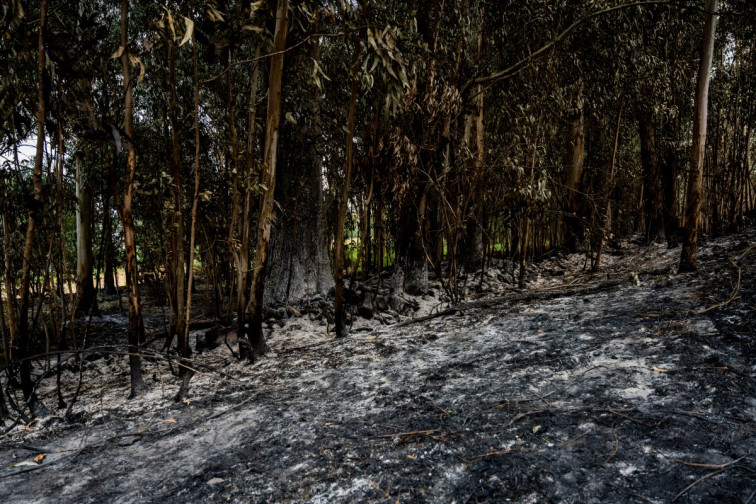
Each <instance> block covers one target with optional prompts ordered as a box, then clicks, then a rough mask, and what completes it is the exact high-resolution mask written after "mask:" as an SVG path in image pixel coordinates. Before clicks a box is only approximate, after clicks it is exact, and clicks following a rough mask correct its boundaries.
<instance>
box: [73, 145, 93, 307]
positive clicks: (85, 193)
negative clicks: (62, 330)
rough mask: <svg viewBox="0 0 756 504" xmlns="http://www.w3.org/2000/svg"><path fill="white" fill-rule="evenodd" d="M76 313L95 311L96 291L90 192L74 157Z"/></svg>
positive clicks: (79, 164)
mask: <svg viewBox="0 0 756 504" xmlns="http://www.w3.org/2000/svg"><path fill="white" fill-rule="evenodd" d="M76 201H77V206H76V297H77V302H76V314H77V315H79V316H80V315H84V314H87V313H89V311H90V309H92V310H94V311H97V291H96V290H95V286H94V277H93V274H92V268H93V267H94V253H93V251H92V193H91V192H90V190H89V185H88V183H87V182H86V181H85V180H84V174H83V173H82V169H81V160H80V159H79V158H78V157H77V158H76Z"/></svg>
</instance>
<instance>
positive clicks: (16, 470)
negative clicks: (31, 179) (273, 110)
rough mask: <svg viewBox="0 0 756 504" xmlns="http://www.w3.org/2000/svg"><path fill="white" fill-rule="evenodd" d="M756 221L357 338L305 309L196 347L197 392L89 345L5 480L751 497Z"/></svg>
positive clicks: (110, 494) (551, 496)
mask: <svg viewBox="0 0 756 504" xmlns="http://www.w3.org/2000/svg"><path fill="white" fill-rule="evenodd" d="M755 236H756V232H754V230H751V231H749V232H748V233H746V234H745V235H741V236H739V237H729V238H727V239H723V240H719V241H714V242H712V243H710V244H708V245H707V246H705V247H704V248H702V251H701V257H700V260H701V267H700V270H699V272H697V273H695V274H685V275H675V274H671V273H670V272H669V270H671V269H673V268H674V260H675V259H676V257H677V253H678V251H671V252H667V251H664V249H662V248H659V247H657V248H653V247H650V248H641V249H639V250H641V251H642V254H645V255H642V254H641V255H642V257H641V256H640V255H639V256H637V259H638V260H637V262H636V263H635V264H634V265H633V264H629V263H628V262H627V261H626V260H625V262H621V261H620V260H619V259H617V262H616V263H615V264H613V270H610V271H622V272H623V273H622V274H621V275H620V274H618V275H616V276H615V278H620V279H624V280H622V281H619V282H617V281H614V282H606V276H605V274H604V276H603V277H601V278H599V277H587V276H583V277H580V281H581V282H583V283H584V284H585V285H586V288H585V289H582V290H579V289H578V290H576V287H575V285H577V279H578V277H577V276H575V277H572V280H571V279H570V277H568V276H565V275H560V278H559V281H561V282H570V283H571V286H562V287H558V286H554V285H543V286H540V287H539V288H540V292H539V294H538V295H530V296H528V295H526V294H527V293H523V295H522V296H520V297H519V299H518V296H516V295H510V294H505V295H504V296H502V295H501V292H499V293H498V297H496V296H493V297H491V298H490V299H492V301H489V302H487V303H485V302H481V303H477V304H474V303H468V304H467V305H464V306H463V307H462V308H460V309H456V310H450V311H448V312H445V315H443V316H440V315H439V316H432V317H428V318H425V319H422V320H421V319H419V318H418V319H417V320H416V321H414V322H409V323H406V322H405V323H402V324H388V325H385V324H383V325H382V324H380V323H379V322H378V321H376V320H375V319H373V320H371V321H370V322H369V323H368V322H365V323H364V324H363V325H362V326H359V325H357V324H356V325H355V326H353V330H352V334H351V335H350V337H349V338H346V339H344V340H338V341H336V340H334V339H332V336H331V335H327V334H326V326H320V325H318V324H313V323H312V321H311V320H308V319H307V317H306V316H300V317H294V318H291V319H288V320H287V321H286V322H285V324H283V325H284V327H283V328H278V327H276V328H274V329H273V330H272V333H271V335H270V338H269V343H270V345H271V348H272V350H271V353H270V354H269V355H267V356H266V357H265V358H264V359H261V360H260V361H259V362H258V363H256V364H255V365H254V366H252V367H248V366H244V365H241V364H239V363H237V362H236V361H235V360H234V359H233V357H232V356H231V354H230V352H229V351H228V350H227V349H226V347H225V346H220V347H218V348H216V349H215V350H212V351H208V352H206V353H205V354H203V355H202V356H201V357H199V358H198V360H197V362H198V365H199V363H202V365H203V366H205V367H204V368H203V369H206V370H208V371H207V372H205V373H202V374H200V375H198V376H197V377H196V379H195V380H194V381H193V385H192V386H193V388H192V394H191V396H190V400H189V401H187V402H184V403H178V404H174V403H172V401H171V398H172V396H173V394H174V393H175V383H174V382H175V380H174V381H173V382H172V381H171V380H172V378H171V377H170V375H169V374H165V367H166V366H165V365H164V363H161V362H154V363H153V362H146V363H145V368H146V370H148V371H149V372H150V373H153V378H154V380H153V381H154V383H153V385H152V391H151V392H150V394H148V395H147V396H145V397H143V398H141V399H138V400H135V401H126V400H125V399H122V397H121V396H123V397H125V395H126V394H125V393H126V383H125V380H124V377H123V376H119V375H118V374H119V373H125V372H126V368H125V364H123V363H120V362H119V360H118V359H110V360H108V359H106V358H105V357H103V358H102V359H99V360H92V361H88V362H89V364H88V365H89V366H90V367H91V368H93V369H94V368H95V367H96V368H97V369H99V371H97V372H99V373H100V375H101V376H103V380H105V381H103V384H102V385H101V387H102V390H99V391H98V390H92V388H90V389H89V390H88V391H85V393H84V394H83V396H82V398H81V402H82V406H81V407H82V408H85V410H84V414H83V415H82V417H81V421H80V423H71V422H66V421H62V420H60V419H56V417H49V418H43V419H40V421H39V422H37V423H36V424H35V425H31V426H27V427H26V428H24V429H19V428H17V429H15V430H13V431H11V432H9V433H8V434H6V436H5V438H4V439H2V440H0V459H2V460H3V462H4V465H3V466H2V469H0V471H1V472H0V481H2V484H0V499H2V500H3V501H4V502H12V501H28V500H39V501H49V502H209V501H213V502H215V501H231V502H300V501H301V502H305V501H306V502H321V503H327V502H328V503H330V502H397V501H398V502H460V503H461V502H523V503H524V502H533V503H535V502H539V503H540V502H585V503H588V502H597V503H598V502H628V503H630V502H633V503H634V502H657V503H662V502H673V501H674V502H687V503H698V502H701V503H703V502H742V503H747V502H755V501H754V498H755V497H754V496H755V494H756V462H755V460H756V435H755V434H756V433H755V431H754V429H755V427H756V390H755V388H756V387H755V385H754V374H755V373H756V362H755V361H754V358H753V355H754V352H753V350H754V348H753V345H754V330H753V328H754V327H756V300H755V299H754V298H755V296H754V295H755V294H756V281H755V280H754V269H755V267H756V251H755V250H753V247H752V245H751V244H752V243H754V237H755ZM631 253H638V254H640V252H638V251H637V250H636V249H632V250H629V251H628V250H626V251H624V252H623V255H622V256H618V257H624V258H625V259H627V257H628V256H629V255H630V254H631ZM560 261H561V262H562V263H565V262H569V258H565V257H559V258H554V259H552V260H551V262H549V263H542V264H538V265H535V267H536V272H535V273H534V278H535V279H536V280H534V283H535V284H536V285H537V286H539V285H540V284H538V282H539V280H537V279H538V278H541V277H540V276H539V275H540V274H541V273H542V274H543V275H547V272H548V270H549V269H550V268H551V269H553V268H555V266H554V264H556V263H558V262H560ZM578 261H579V259H577V258H573V260H572V262H573V263H576V262H578ZM639 265H642V267H639ZM623 268H625V269H628V268H629V269H631V270H634V271H635V272H636V273H637V276H631V275H627V274H625V269H623ZM576 269H577V268H576ZM649 272H650V273H649ZM601 282H604V283H603V284H602V283H601ZM602 285H603V286H602ZM523 300H525V301H523ZM421 311H422V310H421ZM418 314H420V312H418ZM404 320H406V319H404ZM366 324H369V325H366ZM308 331H310V332H311V333H312V334H314V335H315V336H313V337H312V338H310V339H302V338H301V334H303V333H307V332H308ZM298 335H299V336H298ZM118 366H120V367H118ZM90 371H91V370H90ZM92 372H94V371H92ZM113 373H115V377H114V378H113V379H112V380H111V381H108V379H107V378H106V377H107V376H108V375H110V374H113ZM116 378H117V380H116ZM93 387H94V386H93ZM42 453H45V454H46V456H45V457H44V458H43V459H42V460H41V461H40V462H39V463H37V462H32V463H30V464H23V465H22V464H19V463H20V462H24V461H30V460H32V461H33V459H34V458H35V457H37V456H38V455H39V454H42ZM32 464H33V465H32Z"/></svg>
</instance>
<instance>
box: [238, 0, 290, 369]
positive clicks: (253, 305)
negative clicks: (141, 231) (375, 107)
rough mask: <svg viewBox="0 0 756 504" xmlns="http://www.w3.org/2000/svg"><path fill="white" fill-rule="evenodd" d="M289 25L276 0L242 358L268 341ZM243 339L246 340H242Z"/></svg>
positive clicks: (283, 5) (281, 0)
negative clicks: (266, 310) (268, 284)
mask: <svg viewBox="0 0 756 504" xmlns="http://www.w3.org/2000/svg"><path fill="white" fill-rule="evenodd" d="M288 27H289V2H288V0H278V7H277V8H276V31H275V35H274V42H273V44H274V47H273V51H274V53H273V56H272V57H271V60H270V75H269V85H268V120H267V125H266V129H265V153H264V155H263V166H262V169H263V173H262V182H263V185H264V186H265V191H264V193H263V198H262V204H261V205H260V216H259V222H258V226H257V250H256V252H255V266H254V267H255V269H254V273H253V275H252V292H251V296H250V311H251V315H252V316H251V319H250V333H249V340H248V341H245V340H243V339H240V340H239V345H240V346H239V353H240V355H241V356H242V358H247V359H249V360H253V359H254V358H255V356H256V355H262V354H264V353H265V352H266V350H267V348H268V345H267V344H266V343H265V336H264V335H263V329H262V309H263V294H264V292H265V273H266V268H267V265H268V245H269V244H270V228H271V224H272V221H273V217H274V215H273V205H274V201H273V195H274V194H275V190H276V162H277V160H278V136H279V126H280V123H281V82H282V79H283V65H284V49H285V48H286V34H287V32H288ZM245 343H246V344H245Z"/></svg>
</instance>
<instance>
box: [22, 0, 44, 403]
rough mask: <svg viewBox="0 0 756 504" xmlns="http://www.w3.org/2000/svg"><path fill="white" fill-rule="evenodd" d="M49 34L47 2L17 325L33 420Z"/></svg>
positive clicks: (39, 56)
mask: <svg viewBox="0 0 756 504" xmlns="http://www.w3.org/2000/svg"><path fill="white" fill-rule="evenodd" d="M46 30H47V0H42V1H41V3H40V24H39V40H38V46H37V84H38V86H39V90H38V94H37V99H38V101H37V107H38V108H37V151H36V155H35V157H34V171H33V172H32V182H33V185H34V198H33V203H32V205H30V206H31V208H29V212H28V216H29V221H28V225H27V227H26V237H25V239H24V252H23V266H22V269H21V302H20V304H19V314H18V316H19V322H18V349H19V351H18V355H17V357H18V359H19V360H20V366H19V372H20V375H21V389H22V391H23V393H24V400H25V401H26V404H27V405H28V406H29V410H30V411H31V414H32V415H33V416H37V415H39V414H42V413H43V412H44V407H43V406H42V404H41V403H40V402H39V400H38V399H37V394H36V393H35V391H34V388H35V387H34V381H33V380H32V378H31V361H30V360H29V359H28V357H29V355H30V352H31V343H32V335H31V334H30V332H29V308H30V307H31V299H30V290H31V289H30V287H31V260H32V248H33V245H34V237H35V235H36V233H35V231H36V229H37V224H38V222H37V221H38V220H39V219H40V217H41V215H40V213H39V212H40V211H41V208H42V157H43V155H44V145H45V119H46V117H47V115H46V113H47V110H46V99H47V89H46V87H45V64H46V62H47V54H46V48H45V36H46V33H45V32H46Z"/></svg>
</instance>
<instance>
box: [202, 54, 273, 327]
mask: <svg viewBox="0 0 756 504" xmlns="http://www.w3.org/2000/svg"><path fill="white" fill-rule="evenodd" d="M259 56H260V44H259V43H258V44H257V46H256V47H255V58H258V57H259ZM259 79H260V64H259V63H258V64H256V65H255V68H254V70H252V78H251V80H250V94H249V108H248V120H247V123H248V130H249V131H248V132H247V153H246V163H245V167H246V170H247V172H246V177H245V179H246V195H245V198H244V214H243V218H242V235H241V246H240V249H239V254H240V261H239V263H240V268H239V270H238V272H237V275H238V276H237V284H238V287H237V293H236V296H237V297H236V326H237V329H236V331H237V334H238V335H239V338H240V339H241V338H245V337H246V335H247V289H249V239H250V234H251V232H250V231H251V224H252V207H253V201H252V198H253V191H252V188H253V185H254V178H255V169H256V168H257V166H258V162H257V149H256V148H255V139H256V138H257V89H258V81H259ZM197 100H199V97H198V98H197ZM197 107H199V103H198V104H197ZM197 114H198V117H197V138H198V140H197V142H198V145H199V111H197ZM198 148H199V147H198ZM198 155H199V154H198ZM197 165H198V166H199V162H198V164H197Z"/></svg>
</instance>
